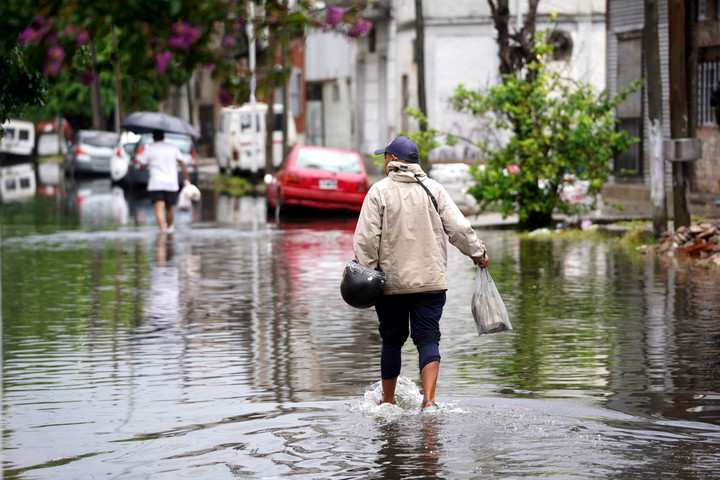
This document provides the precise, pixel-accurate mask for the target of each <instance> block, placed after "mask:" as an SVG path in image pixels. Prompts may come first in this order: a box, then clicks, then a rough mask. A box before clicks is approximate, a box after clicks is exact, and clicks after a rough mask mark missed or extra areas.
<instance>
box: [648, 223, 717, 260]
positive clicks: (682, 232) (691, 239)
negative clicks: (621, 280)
mask: <svg viewBox="0 0 720 480" xmlns="http://www.w3.org/2000/svg"><path fill="white" fill-rule="evenodd" d="M641 251H642V252H644V253H645V252H650V253H657V254H661V255H668V256H674V257H678V258H689V259H693V260H698V261H700V262H702V263H708V264H715V265H720V221H716V222H707V221H706V222H699V223H696V224H694V225H690V226H689V227H685V226H682V227H678V229H677V230H675V231H668V232H665V233H663V234H662V236H661V237H660V239H659V240H658V243H657V245H650V246H648V245H645V246H643V247H641Z"/></svg>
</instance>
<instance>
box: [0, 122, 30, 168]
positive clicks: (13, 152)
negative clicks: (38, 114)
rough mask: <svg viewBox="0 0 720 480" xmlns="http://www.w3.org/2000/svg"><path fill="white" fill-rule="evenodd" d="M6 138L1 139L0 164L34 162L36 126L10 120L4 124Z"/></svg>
mask: <svg viewBox="0 0 720 480" xmlns="http://www.w3.org/2000/svg"><path fill="white" fill-rule="evenodd" d="M2 128H3V129H4V130H5V136H4V137H2V138H0V163H2V164H4V165H11V164H14V163H23V162H32V161H33V160H34V156H35V124H33V123H32V122H26V121H23V120H8V121H6V122H5V123H3V124H2Z"/></svg>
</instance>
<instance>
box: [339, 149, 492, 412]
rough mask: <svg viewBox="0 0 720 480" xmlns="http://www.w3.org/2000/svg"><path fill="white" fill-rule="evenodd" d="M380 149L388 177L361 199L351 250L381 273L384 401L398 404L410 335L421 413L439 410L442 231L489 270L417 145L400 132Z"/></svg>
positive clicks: (485, 257) (444, 285) (443, 284)
mask: <svg viewBox="0 0 720 480" xmlns="http://www.w3.org/2000/svg"><path fill="white" fill-rule="evenodd" d="M380 154H385V173H387V175H388V176H387V177H386V178H384V179H382V180H381V181H379V182H377V183H375V184H374V185H373V186H372V187H371V188H370V191H369V192H368V194H367V196H366V197H365V201H364V202H363V206H362V210H361V211H360V217H359V219H358V223H357V227H356V229H355V237H354V241H353V248H354V250H355V259H356V260H357V262H358V263H359V264H360V265H363V266H365V267H368V268H371V269H374V268H376V267H379V269H380V270H382V271H383V272H384V273H385V275H386V281H385V289H384V291H383V295H382V296H381V297H380V299H379V300H378V302H377V303H376V304H375V311H376V312H377V316H378V319H379V320H380V327H379V328H378V330H379V331H380V337H381V338H382V353H381V355H380V376H381V378H382V388H383V398H382V403H395V386H396V384H397V378H398V376H399V375H400V366H401V349H402V346H403V344H404V343H405V341H406V340H407V338H408V336H411V337H412V339H413V342H414V343H415V345H416V346H417V349H418V354H419V361H420V362H419V366H420V378H421V380H422V387H423V402H422V411H423V412H431V411H435V410H437V404H436V403H435V385H436V384H437V378H438V372H439V370H440V349H439V343H440V317H441V316H442V310H443V307H444V306H445V291H446V290H447V274H446V270H447V242H446V235H447V236H448V237H449V239H450V243H452V244H453V245H454V246H455V247H457V248H458V249H459V250H460V251H461V252H462V253H463V254H465V255H467V256H468V257H470V258H471V259H472V260H473V262H474V263H475V264H476V265H479V266H481V267H486V266H487V264H488V260H489V259H488V255H487V250H486V249H485V245H484V244H483V242H482V241H480V240H479V239H478V238H477V236H476V235H475V231H474V230H473V229H472V226H471V225H470V222H469V221H468V220H467V219H466V218H465V216H464V215H463V214H462V213H461V212H460V209H458V207H457V205H455V202H453V200H452V199H451V198H450V196H449V195H448V193H447V191H446V190H445V188H444V187H443V186H442V185H440V184H439V183H438V182H436V181H434V180H431V179H430V178H428V176H427V175H426V174H425V172H423V171H422V169H421V168H420V166H419V165H418V161H419V160H420V155H419V152H418V147H417V145H416V144H415V142H414V141H413V140H412V139H410V138H408V137H397V138H395V139H394V140H393V141H392V142H390V143H389V144H388V145H387V147H385V148H381V149H379V150H376V151H375V155H380Z"/></svg>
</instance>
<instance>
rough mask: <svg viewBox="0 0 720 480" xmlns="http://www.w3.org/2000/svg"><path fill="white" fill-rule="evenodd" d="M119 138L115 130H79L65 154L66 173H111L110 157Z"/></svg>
mask: <svg viewBox="0 0 720 480" xmlns="http://www.w3.org/2000/svg"><path fill="white" fill-rule="evenodd" d="M119 138H120V137H119V135H118V134H117V133H115V132H105V131H101V130H80V131H78V133H77V135H76V136H75V141H74V142H73V144H72V145H71V146H70V148H69V149H68V153H67V155H66V156H65V163H64V165H63V168H64V170H65V174H66V175H67V174H73V175H77V174H80V175H83V174H87V175H109V174H110V158H111V157H112V156H113V153H114V152H115V146H116V145H117V143H118V140H119Z"/></svg>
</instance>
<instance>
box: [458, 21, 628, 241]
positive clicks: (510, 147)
mask: <svg viewBox="0 0 720 480" xmlns="http://www.w3.org/2000/svg"><path fill="white" fill-rule="evenodd" d="M537 45H538V47H537V48H536V51H537V53H538V57H539V58H542V55H545V54H547V53H548V52H551V47H550V46H548V45H547V44H546V43H544V36H543V35H542V34H540V36H539V37H538V41H537ZM529 68H530V69H534V70H535V71H536V75H535V76H534V79H532V80H531V81H527V80H523V79H520V78H518V77H517V76H515V75H507V76H505V77H504V82H503V83H501V84H499V85H496V86H493V87H491V88H490V89H489V90H488V91H487V92H480V91H471V90H469V89H467V88H465V86H463V85H459V86H458V87H457V88H456V90H455V95H454V97H453V99H452V101H451V102H452V105H453V107H454V108H455V109H456V110H458V111H467V112H470V113H472V114H473V115H477V116H482V117H484V118H485V120H486V121H487V123H488V124H489V126H491V127H494V128H497V129H500V130H502V131H504V132H506V134H507V141H506V143H504V145H502V146H499V147H492V146H490V145H489V144H488V143H480V144H479V146H480V148H481V150H482V152H483V153H484V156H485V161H484V162H482V163H480V164H478V165H476V166H474V167H473V169H472V170H471V172H472V174H473V176H474V178H475V180H476V184H475V185H473V186H472V187H471V188H470V189H469V193H470V194H471V195H473V196H474V197H475V198H476V199H477V200H478V202H479V204H480V207H481V208H487V209H490V210H493V211H498V212H501V213H502V214H503V215H506V216H507V215H510V214H512V213H517V214H518V217H519V220H520V226H521V228H524V229H534V228H540V227H546V226H549V225H551V223H552V214H553V213H554V212H562V213H565V214H575V213H579V211H580V210H582V209H583V208H587V207H583V206H582V205H578V204H574V203H570V202H569V201H568V200H567V199H564V198H563V196H562V193H563V189H564V188H566V187H567V186H568V185H570V184H572V182H576V181H587V182H589V184H588V185H589V186H588V190H587V193H588V196H590V197H591V198H594V196H595V194H597V193H599V191H600V189H601V188H602V186H603V184H604V183H605V182H606V181H607V178H608V176H609V175H610V174H611V173H612V172H611V170H610V168H609V166H608V162H609V160H610V159H612V158H615V157H616V156H618V155H619V154H620V153H622V152H624V151H625V150H626V149H627V148H628V146H629V145H630V144H632V143H634V142H636V141H637V139H634V138H630V137H629V136H628V134H627V133H626V132H625V131H618V130H617V129H616V124H617V121H616V119H615V117H614V115H613V111H614V108H615V107H616V106H617V105H618V104H619V103H620V102H621V101H622V100H623V99H624V98H625V97H626V96H627V95H628V94H629V93H630V92H631V91H634V90H635V89H637V88H638V86H639V85H640V84H641V82H639V81H638V82H636V83H635V84H633V86H632V87H630V88H628V89H626V90H624V91H622V92H621V93H619V94H618V95H616V96H614V97H612V98H608V97H607V96H606V95H605V94H596V93H595V92H594V91H593V88H592V87H591V85H589V84H587V83H583V82H572V81H568V80H566V79H563V78H562V77H561V76H560V74H559V73H558V72H555V71H553V70H551V69H549V68H547V67H546V66H545V65H543V64H541V63H532V64H530V66H529ZM589 208H594V205H589Z"/></svg>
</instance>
